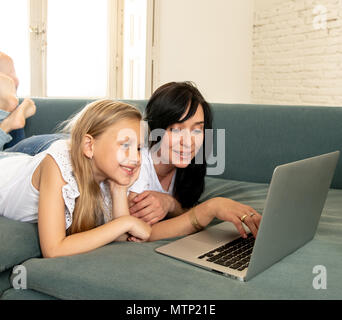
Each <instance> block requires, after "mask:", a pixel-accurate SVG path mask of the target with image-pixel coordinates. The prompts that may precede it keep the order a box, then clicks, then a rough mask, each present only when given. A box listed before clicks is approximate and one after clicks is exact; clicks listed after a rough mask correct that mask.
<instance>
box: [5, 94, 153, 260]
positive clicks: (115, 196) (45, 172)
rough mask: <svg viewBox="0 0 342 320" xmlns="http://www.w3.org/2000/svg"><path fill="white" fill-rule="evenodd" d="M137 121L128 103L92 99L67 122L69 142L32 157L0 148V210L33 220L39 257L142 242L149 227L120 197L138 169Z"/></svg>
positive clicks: (124, 195) (20, 219) (134, 177)
mask: <svg viewBox="0 0 342 320" xmlns="http://www.w3.org/2000/svg"><path fill="white" fill-rule="evenodd" d="M140 120H141V114H140V112H139V111H138V110H137V109H136V108H135V107H133V106H130V105H127V104H124V103H120V102H115V101H112V100H106V99H105V100H99V101H95V102H92V103H90V104H89V105H87V106H86V107H85V108H84V109H83V110H82V111H81V112H79V113H78V114H77V115H76V116H74V117H73V118H72V119H71V120H70V121H69V122H68V123H67V126H66V128H67V129H68V130H69V131H70V133H71V135H70V139H69V140H58V141H56V142H54V143H53V144H52V145H51V146H50V147H49V148H48V149H47V150H46V151H44V152H42V153H39V154H37V155H35V156H29V155H26V154H21V153H10V152H7V153H0V172H1V173H0V215H3V216H5V217H8V218H10V219H15V220H19V221H27V222H37V221H38V230H39V240H40V246H41V250H42V254H43V256H44V257H58V256H67V255H74V254H79V253H83V252H87V251H90V250H93V249H95V248H98V247H101V246H103V245H105V244H108V243H110V242H112V241H115V240H127V239H128V240H130V239H139V241H146V240H148V238H149V236H150V233H151V227H150V226H149V225H148V224H147V223H145V222H144V221H142V220H141V219H138V218H136V217H133V216H130V215H129V209H128V202H127V189H128V187H129V186H131V185H132V184H133V182H134V181H135V180H136V179H137V177H138V175H139V170H140V139H142V138H143V137H141V133H140V131H141V130H140ZM127 235H128V236H129V237H127Z"/></svg>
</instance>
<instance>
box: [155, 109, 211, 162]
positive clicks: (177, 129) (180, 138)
mask: <svg viewBox="0 0 342 320" xmlns="http://www.w3.org/2000/svg"><path fill="white" fill-rule="evenodd" d="M188 111H189V108H187V110H186V111H185V113H184V114H183V115H182V117H181V118H180V119H179V120H180V121H181V120H182V119H184V118H185V117H186V115H187V114H188ZM203 140H204V112H203V107H202V106H201V105H200V104H199V105H198V107H197V110H196V113H195V114H194V115H193V116H192V117H191V118H189V119H188V120H186V121H184V122H182V123H174V124H172V125H170V126H168V127H167V128H166V132H165V134H164V136H163V138H162V141H161V145H160V146H161V147H160V151H161V158H162V161H163V163H168V164H172V165H174V166H175V167H177V168H186V167H187V166H188V165H189V164H190V163H191V160H192V159H193V158H194V157H195V156H196V154H197V152H198V150H199V149H200V148H201V146H202V144H203Z"/></svg>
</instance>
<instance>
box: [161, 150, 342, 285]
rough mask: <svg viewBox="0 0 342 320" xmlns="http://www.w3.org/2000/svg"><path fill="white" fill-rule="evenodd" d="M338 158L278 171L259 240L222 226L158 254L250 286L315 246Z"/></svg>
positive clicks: (308, 161)
mask: <svg viewBox="0 0 342 320" xmlns="http://www.w3.org/2000/svg"><path fill="white" fill-rule="evenodd" d="M339 155H340V152H339V151H336V152H332V153H327V154H323V155H320V156H317V157H312V158H308V159H304V160H300V161H296V162H292V163H288V164H284V165H280V166H277V167H276V168H275V170H274V172H273V176H272V179H271V183H270V186H269V189H268V194H267V198H266V202H265V208H264V211H263V214H262V219H261V223H260V226H259V230H258V235H257V237H256V239H255V238H254V237H253V236H252V234H251V233H249V234H248V237H247V239H244V238H242V237H241V235H240V234H239V233H238V231H237V230H236V228H235V226H234V225H233V224H232V223H230V222H222V223H219V224H216V225H215V226H212V227H209V228H207V229H204V230H202V231H200V232H198V233H195V234H192V235H189V236H186V237H184V238H181V239H179V240H176V241H173V242H170V243H169V244H166V245H163V246H161V247H159V248H156V249H155V250H156V251H157V252H158V253H161V254H164V255H167V256H170V257H173V258H176V259H179V260H182V261H185V262H187V263H190V264H193V265H196V266H198V267H202V268H205V269H207V270H210V271H214V272H218V273H220V274H222V275H225V276H229V277H232V278H235V279H238V280H240V281H248V280H250V279H251V278H253V277H254V276H256V275H257V274H259V273H260V272H262V271H264V270H266V269H267V268H269V267H270V266H272V265H273V264H275V263H276V262H278V261H279V260H281V259H283V258H284V257H286V256H288V255H289V254H291V253H293V252H294V251H296V250H297V249H298V248H300V247H302V246H303V245H304V244H306V243H307V242H309V241H310V240H312V238H313V237H314V235H315V233H316V230H317V226H318V222H319V219H320V216H321V213H322V210H323V207H324V204H325V201H326V198H327V194H328V191H329V188H330V185H331V181H332V178H333V175H334V172H335V169H336V166H337V161H338V158H339ZM244 227H245V230H246V231H247V230H248V228H247V227H246V226H244Z"/></svg>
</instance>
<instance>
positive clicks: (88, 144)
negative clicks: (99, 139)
mask: <svg viewBox="0 0 342 320" xmlns="http://www.w3.org/2000/svg"><path fill="white" fill-rule="evenodd" d="M82 149H83V154H84V155H85V156H86V157H87V158H88V159H92V158H93V154H94V138H93V137H92V136H91V135H90V134H86V135H85V136H84V137H83V141H82Z"/></svg>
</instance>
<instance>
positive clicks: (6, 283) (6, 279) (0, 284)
mask: <svg viewBox="0 0 342 320" xmlns="http://www.w3.org/2000/svg"><path fill="white" fill-rule="evenodd" d="M11 273H12V271H11V270H10V269H8V270H6V271H3V272H0V297H1V295H2V294H3V292H4V291H5V290H7V289H8V288H10V287H11V283H10V275H11Z"/></svg>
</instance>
